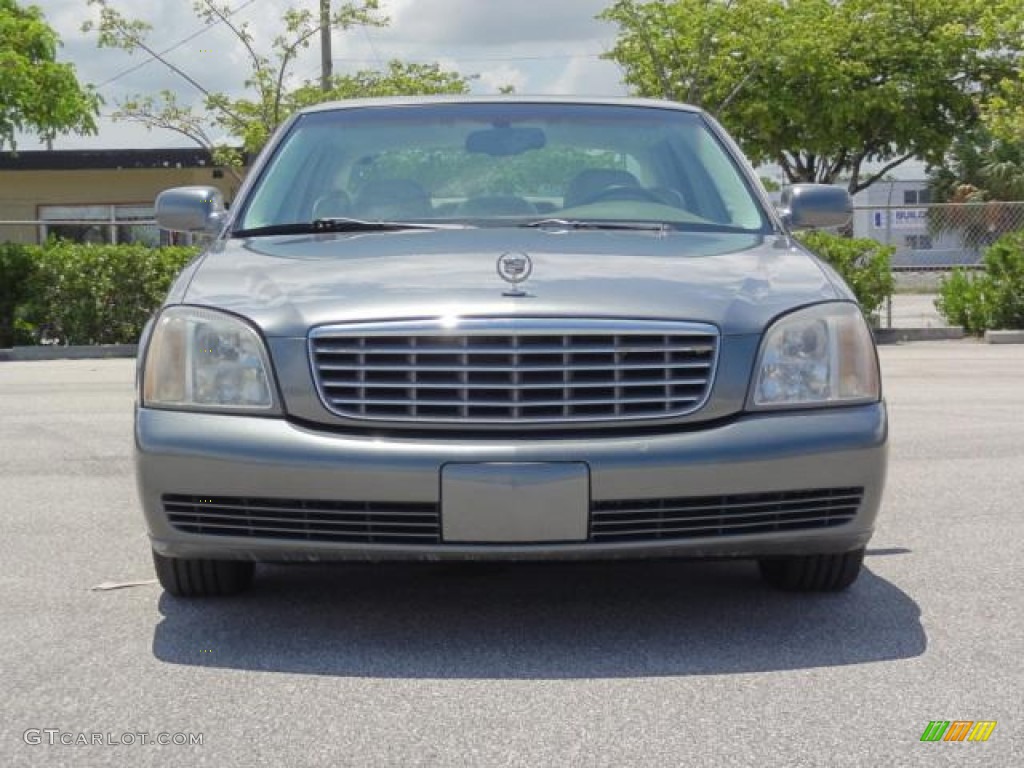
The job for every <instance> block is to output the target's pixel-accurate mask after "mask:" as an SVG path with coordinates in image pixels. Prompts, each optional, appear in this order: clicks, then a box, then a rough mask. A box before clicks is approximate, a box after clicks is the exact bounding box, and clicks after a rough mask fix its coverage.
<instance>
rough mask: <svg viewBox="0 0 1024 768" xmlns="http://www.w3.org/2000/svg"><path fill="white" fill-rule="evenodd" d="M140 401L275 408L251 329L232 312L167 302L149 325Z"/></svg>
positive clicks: (264, 361) (267, 369)
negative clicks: (179, 305)
mask: <svg viewBox="0 0 1024 768" xmlns="http://www.w3.org/2000/svg"><path fill="white" fill-rule="evenodd" d="M142 402H143V405H152V406H159V407H164V408H182V409H203V410H206V409H210V410H219V409H228V410H249V411H258V412H263V413H266V412H270V411H273V410H274V408H275V404H274V394H273V390H272V389H271V387H270V364H269V362H268V360H267V352H266V349H265V348H264V346H263V341H262V340H261V339H260V337H259V335H258V334H257V333H256V331H255V330H254V329H253V328H252V327H250V326H249V325H248V324H247V323H245V322H243V321H242V320H240V319H238V318H237V317H234V316H232V315H227V314H224V313H223V312H217V311H215V310H212V309H202V308H199V307H170V308H168V309H165V310H164V311H163V312H161V313H160V316H159V317H158V318H157V320H156V322H155V324H154V326H153V334H152V336H151V337H150V341H149V348H148V351H147V353H146V363H145V368H144V370H143V383H142Z"/></svg>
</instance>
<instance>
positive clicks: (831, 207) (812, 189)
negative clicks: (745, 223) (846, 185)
mask: <svg viewBox="0 0 1024 768" xmlns="http://www.w3.org/2000/svg"><path fill="white" fill-rule="evenodd" d="M780 207H781V213H782V218H783V221H785V222H786V225H787V226H788V227H789V228H790V229H819V228H825V227H845V226H846V225H847V224H849V223H850V218H851V217H852V216H853V200H852V199H851V198H850V193H849V192H847V191H846V190H845V189H843V188H842V187H833V186H830V185H828V184H795V185H793V186H792V187H787V188H786V189H784V190H783V191H782V202H781V205H780Z"/></svg>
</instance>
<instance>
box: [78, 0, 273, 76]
mask: <svg viewBox="0 0 1024 768" xmlns="http://www.w3.org/2000/svg"><path fill="white" fill-rule="evenodd" d="M255 2H256V0H246V2H244V3H242V4H241V5H240V6H238V7H237V8H235V9H234V10H230V11H228V14H227V15H228V16H234V15H235V14H236V13H238V12H239V11H242V10H244V9H245V8H248V7H249V6H250V5H252V4H253V3H255ZM222 23H223V19H217V20H216V21H214V22H211V23H209V24H207V25H206V26H204V27H203V28H202V29H198V30H196V31H195V32H193V33H192V34H191V35H189V36H188V37H186V38H184V39H183V40H179V41H178V42H176V43H175V44H174V45H172V46H171V47H170V48H166V49H164V50H162V51H160V52H159V56H165V55H167V54H168V53H170V52H171V51H174V50H177V49H178V48H181V46H183V45H185V43H190V42H192V41H193V40H195V39H196V38H197V37H199V36H200V35H202V34H205V33H206V32H209V31H210V30H211V29H213V28H214V27H215V26H217V25H218V24H222ZM156 60H157V56H150V57H149V58H148V59H146V60H145V61H141V62H139V63H138V64H136V65H135V66H133V67H129V68H128V69H126V70H124V71H123V72H118V73H117V74H116V75H114V76H113V77H111V78H110V79H109V80H105V81H103V82H102V83H100V84H99V85H97V86H96V88H97V89H99V88H105V87H106V86H108V85H110V84H111V83H113V82H114V81H116V80H120V79H121V78H122V77H125V76H127V75H130V74H131V73H132V72H136V71H138V70H140V69H142V68H143V67H144V66H146V65H147V64H152V63H153V62H154V61H156Z"/></svg>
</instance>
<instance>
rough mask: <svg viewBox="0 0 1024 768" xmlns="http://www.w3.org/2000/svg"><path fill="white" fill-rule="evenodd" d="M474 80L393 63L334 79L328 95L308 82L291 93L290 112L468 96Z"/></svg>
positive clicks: (418, 65) (438, 69)
mask: <svg viewBox="0 0 1024 768" xmlns="http://www.w3.org/2000/svg"><path fill="white" fill-rule="evenodd" d="M475 77H476V76H475V75H473V76H469V77H467V76H464V75H460V74H459V73H458V72H451V71H449V70H445V69H442V68H441V66H440V65H438V64H422V63H410V62H403V61H399V60H397V59H393V60H391V61H389V62H388V64H387V69H364V70H361V71H359V72H357V73H355V74H354V75H335V76H334V77H333V78H332V79H331V90H330V91H327V92H326V93H325V92H324V91H323V90H322V89H321V87H320V84H319V83H312V82H307V83H304V84H303V85H302V86H301V87H299V88H296V89H295V90H294V91H292V92H290V93H288V94H287V95H286V97H285V103H286V104H287V106H288V108H289V110H295V109H300V108H302V107H308V106H309V105H311V104H318V103H320V102H322V101H340V100H342V99H358V98H367V97H373V96H410V95H416V96H430V95H434V94H445V93H453V94H458V93H469V83H470V81H471V80H473V79H475Z"/></svg>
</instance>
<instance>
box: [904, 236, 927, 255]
mask: <svg viewBox="0 0 1024 768" xmlns="http://www.w3.org/2000/svg"><path fill="white" fill-rule="evenodd" d="M906 245H907V248H910V249H911V250H913V251H930V250H931V249H932V236H931V235H907V239H906Z"/></svg>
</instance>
